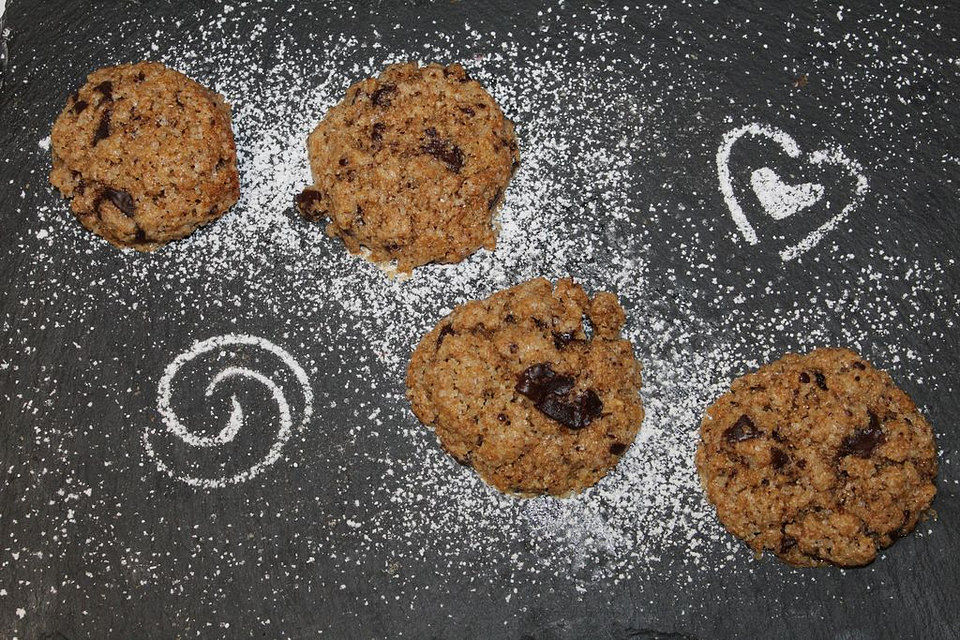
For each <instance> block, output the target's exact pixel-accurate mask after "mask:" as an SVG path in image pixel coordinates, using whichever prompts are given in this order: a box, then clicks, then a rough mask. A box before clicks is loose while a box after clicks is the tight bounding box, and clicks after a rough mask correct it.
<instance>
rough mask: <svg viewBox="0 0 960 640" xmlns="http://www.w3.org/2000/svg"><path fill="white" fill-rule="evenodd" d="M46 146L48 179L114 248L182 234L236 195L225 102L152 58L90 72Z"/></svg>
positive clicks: (154, 243)
mask: <svg viewBox="0 0 960 640" xmlns="http://www.w3.org/2000/svg"><path fill="white" fill-rule="evenodd" d="M51 146H52V151H53V170H52V171H51V173H50V182H51V183H53V185H54V186H55V187H57V188H58V189H59V190H60V192H61V193H62V194H63V196H64V197H66V198H71V199H72V202H71V205H70V208H71V210H72V211H73V214H74V215H75V216H76V217H77V219H78V220H79V221H80V223H81V224H83V226H84V227H86V228H87V229H89V230H90V231H93V232H94V233H96V234H97V235H99V236H102V237H103V238H105V239H106V240H108V241H109V242H111V243H112V244H114V245H115V246H117V247H124V248H125V247H130V248H134V249H138V250H141V251H149V250H152V249H156V248H157V247H159V246H161V245H163V244H166V243H167V242H170V241H171V240H176V239H178V238H182V237H184V236H187V235H189V234H190V233H192V232H193V231H194V230H195V229H196V228H197V227H199V226H201V225H204V224H206V223H208V222H210V221H212V220H215V219H216V218H218V217H220V216H221V215H223V213H224V212H225V211H227V209H229V208H230V207H231V206H233V204H234V203H236V201H237V199H238V198H239V195H240V184H239V179H238V176H237V151H236V146H235V145H234V140H233V130H232V129H231V124H230V105H228V104H227V103H226V102H225V101H224V99H223V97H222V96H220V95H219V94H217V93H215V92H213V91H211V90H210V89H207V88H205V87H203V86H202V85H200V84H198V83H197V82H194V81H193V80H191V79H190V78H188V77H186V76H185V75H183V74H182V73H179V72H177V71H174V70H172V69H169V68H167V67H165V66H164V65H162V64H160V63H157V62H139V63H136V64H123V65H119V66H115V67H106V68H104V69H100V70H98V71H95V72H93V73H92V74H90V75H89V76H88V77H87V83H86V84H85V85H84V86H83V87H81V88H80V90H79V91H77V92H76V93H75V94H73V95H72V96H71V97H70V98H69V100H68V101H67V106H66V108H64V110H63V112H62V113H61V114H60V116H59V117H58V118H57V121H56V123H54V125H53V133H52V135H51Z"/></svg>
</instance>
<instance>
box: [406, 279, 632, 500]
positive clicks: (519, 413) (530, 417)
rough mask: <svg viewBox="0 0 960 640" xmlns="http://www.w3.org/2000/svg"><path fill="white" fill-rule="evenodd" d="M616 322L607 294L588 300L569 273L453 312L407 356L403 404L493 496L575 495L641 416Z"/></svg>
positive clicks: (596, 476) (599, 473)
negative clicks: (409, 406) (496, 492)
mask: <svg viewBox="0 0 960 640" xmlns="http://www.w3.org/2000/svg"><path fill="white" fill-rule="evenodd" d="M585 316H586V317H587V318H589V325H588V326H585V325H584V321H583V319H584V317H585ZM624 320H625V317H624V313H623V309H621V308H620V304H619V302H618V301H617V297H616V295H614V294H612V293H599V294H597V295H596V296H594V297H593V299H590V298H589V297H588V296H587V294H586V293H584V291H583V289H582V288H581V287H580V286H579V285H577V284H575V283H574V282H573V281H572V280H570V279H563V280H560V281H559V282H557V284H556V286H554V285H552V284H551V283H550V282H548V281H547V280H544V279H543V278H537V279H535V280H530V281H529V282H525V283H523V284H520V285H517V286H515V287H513V288H510V289H507V290H505V291H501V292H499V293H496V294H494V295H493V296H491V297H490V298H487V299H486V300H480V301H474V302H469V303H467V304H465V305H462V306H460V307H457V308H456V309H454V311H453V312H452V313H451V314H450V315H449V316H447V317H446V318H444V319H443V320H441V321H440V323H439V324H438V325H437V326H436V327H435V328H434V329H433V330H432V331H431V332H430V333H428V334H427V335H426V336H424V338H423V340H422V341H421V342H420V345H419V346H418V347H417V348H416V350H415V351H414V353H413V358H412V359H411V361H410V366H409V369H408V371H407V388H408V392H407V393H408V396H409V398H410V401H411V403H412V404H413V411H414V413H415V414H416V415H417V417H418V418H420V420H421V421H422V422H423V423H424V424H426V425H429V426H431V427H433V428H434V429H435V431H436V433H437V436H438V437H439V439H440V443H441V444H442V445H443V447H444V449H446V450H447V452H449V453H450V455H452V456H453V457H454V458H455V459H456V460H458V461H459V462H461V463H463V464H466V465H470V466H472V467H473V468H474V469H476V471H477V472H478V473H479V474H480V476H481V477H482V478H483V479H484V480H486V481H487V482H489V483H490V484H492V485H493V486H495V487H497V488H498V489H500V490H501V491H505V492H508V493H515V494H520V495H535V494H542V493H549V494H553V495H559V496H562V495H568V494H570V493H573V492H577V491H580V490H581V489H584V488H585V487H589V486H591V485H593V484H594V483H596V482H597V481H598V480H600V478H602V477H603V476H604V475H606V473H607V472H608V471H609V470H610V469H611V468H613V467H614V466H615V465H616V464H617V461H618V460H619V459H620V457H621V456H622V455H623V454H624V452H625V451H626V450H627V448H628V447H629V446H630V444H631V443H632V442H633V439H634V437H635V436H636V435H637V431H638V430H639V429H640V423H641V421H642V420H643V406H642V404H641V402H640V395H639V390H640V365H639V364H638V363H637V361H636V359H635V358H634V356H633V346H632V345H631V344H630V343H629V342H628V341H626V340H623V339H620V337H619V336H620V328H621V327H622V326H623V323H624ZM591 334H592V335H591Z"/></svg>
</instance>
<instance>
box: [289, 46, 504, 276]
mask: <svg viewBox="0 0 960 640" xmlns="http://www.w3.org/2000/svg"><path fill="white" fill-rule="evenodd" d="M307 150H308V152H309V156H310V168H311V170H312V173H313V181H314V184H313V185H312V186H310V187H308V188H307V189H305V190H304V191H303V192H302V193H301V194H300V195H298V196H297V198H296V204H297V207H298V208H299V210H300V212H301V213H302V214H303V216H304V217H306V218H307V219H308V220H312V221H316V222H319V221H321V220H327V221H328V222H327V225H326V231H327V234H328V235H330V236H336V237H339V238H341V239H342V240H343V242H344V244H345V245H346V246H347V249H349V250H350V251H351V252H353V253H360V254H364V255H366V257H368V259H370V260H371V261H373V262H391V261H395V262H396V268H397V270H398V271H400V272H403V273H409V272H410V271H411V270H412V269H413V268H414V267H417V266H420V265H423V264H427V263H429V262H459V261H460V260H463V259H464V258H465V257H467V256H469V255H470V254H472V253H473V252H475V251H476V250H477V249H479V248H480V247H486V248H488V249H493V248H494V245H495V243H496V235H497V234H496V230H495V228H494V216H495V214H496V212H497V209H498V208H499V206H500V203H501V202H502V201H503V195H504V191H505V189H506V188H507V183H508V182H509V181H510V177H511V175H512V174H513V170H514V169H515V168H516V166H517V164H518V154H517V140H516V136H515V135H514V131H513V123H512V122H510V120H508V119H507V118H505V117H504V115H503V112H502V111H501V110H500V107H499V106H497V103H496V102H494V100H493V98H492V97H490V94H489V93H487V91H486V90H485V89H484V88H483V86H481V85H480V83H479V82H476V81H475V80H472V79H471V78H470V77H469V76H468V75H467V73H466V71H464V69H463V67H461V66H460V65H458V64H452V65H449V66H441V65H439V64H428V65H426V66H424V67H420V66H418V65H417V64H416V63H408V64H395V65H391V66H389V67H387V68H386V69H385V70H384V71H383V73H381V74H380V76H379V77H378V78H369V79H367V80H363V81H361V82H358V83H356V84H354V85H353V86H351V87H350V88H349V89H348V90H347V95H346V96H345V97H344V99H343V100H342V101H341V102H340V104H338V105H337V106H335V107H333V108H332V109H331V110H330V111H329V112H328V113H327V115H326V117H324V119H323V121H322V122H320V124H319V125H317V127H316V129H314V130H313V133H311V134H310V137H309V139H308V140H307Z"/></svg>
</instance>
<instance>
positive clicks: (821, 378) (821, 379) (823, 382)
mask: <svg viewBox="0 0 960 640" xmlns="http://www.w3.org/2000/svg"><path fill="white" fill-rule="evenodd" d="M813 377H814V378H815V379H816V380H817V386H818V387H820V388H821V389H823V390H824V391H826V390H827V377H826V376H825V375H823V374H822V373H821V372H819V371H814V372H813Z"/></svg>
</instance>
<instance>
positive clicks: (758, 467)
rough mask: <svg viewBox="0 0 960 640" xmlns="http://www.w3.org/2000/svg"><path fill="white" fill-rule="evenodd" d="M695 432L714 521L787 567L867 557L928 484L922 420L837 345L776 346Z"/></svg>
mask: <svg viewBox="0 0 960 640" xmlns="http://www.w3.org/2000/svg"><path fill="white" fill-rule="evenodd" d="M700 438H701V441H700V446H699V449H698V450H697V458H696V460H697V469H698V470H699V472H700V478H701V481H702V482H703V486H704V487H705V489H706V492H707V497H708V498H709V499H710V502H712V503H713V504H714V505H715V506H716V508H717V514H718V516H719V518H720V521H721V522H722V523H723V524H724V526H726V528H727V529H728V530H730V531H731V532H732V533H733V534H734V535H736V536H738V537H739V538H742V539H743V540H744V541H746V543H747V544H748V545H750V547H751V548H752V549H753V550H754V551H755V552H757V553H762V552H763V551H772V552H773V553H775V554H776V555H778V556H779V557H780V558H782V559H783V560H786V561H787V562H789V563H791V564H794V565H799V566H816V565H821V564H826V563H832V564H836V565H840V566H858V565H864V564H867V563H869V562H871V561H872V560H873V559H874V558H875V557H876V555H877V551H878V550H879V549H882V548H884V547H886V546H888V545H890V544H892V543H893V541H894V540H895V539H896V538H898V537H900V536H903V535H905V534H907V533H909V532H910V531H911V530H912V529H913V528H914V527H915V526H916V524H917V521H918V519H919V518H920V517H921V516H922V515H923V514H924V512H925V511H926V510H927V508H928V507H929V506H930V502H931V501H932V500H933V496H934V493H936V488H935V487H934V478H935V476H936V474H937V461H936V447H935V445H934V441H933V431H932V429H931V428H930V424H929V423H928V422H927V421H926V420H925V419H924V417H923V416H922V415H920V413H919V412H918V411H917V408H916V406H915V405H914V403H913V401H912V400H910V398H909V397H908V396H907V394H906V393H904V392H903V391H901V390H900V389H899V388H897V386H896V385H895V384H894V383H893V380H892V379H891V378H890V376H889V375H888V374H887V373H886V372H884V371H878V370H877V369H875V368H873V366H871V365H870V364H869V363H868V362H866V361H864V360H863V359H862V358H860V356H858V355H857V354H856V353H854V352H852V351H849V350H847V349H815V350H814V351H812V352H810V353H809V354H807V355H796V354H788V355H786V356H784V357H783V358H781V359H780V360H777V361H776V362H773V363H770V364H767V365H765V366H763V367H761V368H760V369H759V370H758V371H756V372H754V373H750V374H747V375H745V376H743V377H741V378H738V379H737V380H735V381H734V382H733V384H732V385H731V387H730V391H728V392H727V393H725V394H724V395H723V396H721V397H720V398H718V399H717V400H716V402H714V403H713V405H712V406H710V408H709V409H707V414H706V416H705V417H704V419H703V423H702V424H701V426H700Z"/></svg>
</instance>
